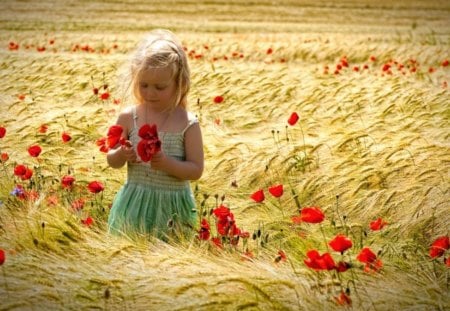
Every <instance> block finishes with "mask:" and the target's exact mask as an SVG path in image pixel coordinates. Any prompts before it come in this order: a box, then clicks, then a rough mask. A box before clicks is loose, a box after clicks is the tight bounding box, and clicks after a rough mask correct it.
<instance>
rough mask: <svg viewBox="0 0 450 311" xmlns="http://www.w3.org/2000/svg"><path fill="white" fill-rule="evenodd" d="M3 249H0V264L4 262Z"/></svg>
mask: <svg viewBox="0 0 450 311" xmlns="http://www.w3.org/2000/svg"><path fill="white" fill-rule="evenodd" d="M5 259H6V257H5V251H4V250H2V249H0V266H1V265H3V264H4V263H5Z"/></svg>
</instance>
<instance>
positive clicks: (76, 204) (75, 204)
mask: <svg viewBox="0 0 450 311" xmlns="http://www.w3.org/2000/svg"><path fill="white" fill-rule="evenodd" d="M84 203H85V200H84V199H83V198H80V199H77V200H75V201H73V202H72V203H71V204H70V206H72V208H73V209H74V210H76V211H79V210H82V209H83V207H84Z"/></svg>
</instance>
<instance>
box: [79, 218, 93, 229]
mask: <svg viewBox="0 0 450 311" xmlns="http://www.w3.org/2000/svg"><path fill="white" fill-rule="evenodd" d="M81 223H82V224H83V225H85V226H87V227H90V226H92V224H93V223H94V219H93V218H92V217H91V216H88V217H86V218H85V219H82V220H81Z"/></svg>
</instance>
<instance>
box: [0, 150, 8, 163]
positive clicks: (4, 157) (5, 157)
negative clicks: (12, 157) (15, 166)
mask: <svg viewBox="0 0 450 311" xmlns="http://www.w3.org/2000/svg"><path fill="white" fill-rule="evenodd" d="M8 160H9V155H8V154H7V153H6V152H2V154H1V155H0V161H2V162H6V161H8Z"/></svg>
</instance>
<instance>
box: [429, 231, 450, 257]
mask: <svg viewBox="0 0 450 311" xmlns="http://www.w3.org/2000/svg"><path fill="white" fill-rule="evenodd" d="M449 248H450V241H449V237H448V236H441V237H438V238H437V239H436V240H434V242H433V243H432V244H431V247H430V257H431V258H437V257H441V256H442V255H444V253H445V251H446V250H448V249H449Z"/></svg>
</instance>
